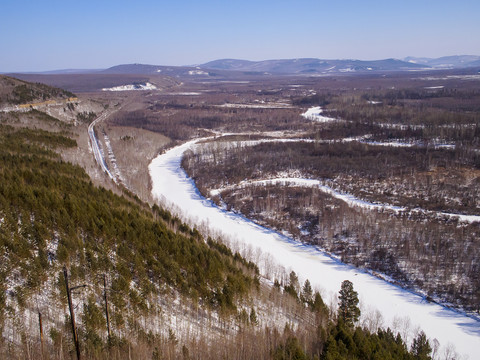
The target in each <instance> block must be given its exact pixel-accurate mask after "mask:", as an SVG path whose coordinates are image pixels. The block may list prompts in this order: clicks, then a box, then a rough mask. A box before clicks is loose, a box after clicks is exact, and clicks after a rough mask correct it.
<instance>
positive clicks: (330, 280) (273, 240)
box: [149, 141, 480, 359]
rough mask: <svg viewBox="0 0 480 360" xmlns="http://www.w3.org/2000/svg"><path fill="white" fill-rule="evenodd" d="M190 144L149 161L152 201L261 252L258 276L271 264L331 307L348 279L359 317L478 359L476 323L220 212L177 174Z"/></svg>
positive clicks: (479, 325)
mask: <svg viewBox="0 0 480 360" xmlns="http://www.w3.org/2000/svg"><path fill="white" fill-rule="evenodd" d="M194 143H195V141H191V142H188V143H186V144H183V145H180V146H178V147H175V148H173V149H171V150H169V151H168V152H166V153H165V154H162V155H159V156H158V157H157V158H156V159H154V160H153V161H152V163H151V164H150V167H149V170H150V175H151V178H152V193H153V195H154V196H156V197H157V198H159V199H162V200H163V201H165V202H166V203H171V204H175V205H176V206H177V207H179V208H180V210H181V211H182V212H183V214H184V215H185V216H188V217H190V218H191V219H192V220H193V221H195V222H196V223H197V224H206V225H208V226H209V227H210V228H212V230H214V231H218V232H220V233H223V234H225V235H226V236H228V237H229V238H230V239H231V240H232V242H233V243H234V244H235V246H237V247H239V248H242V247H244V248H248V247H250V248H252V249H253V250H255V249H257V248H258V249H260V251H261V253H262V254H263V255H262V256H259V260H260V263H259V264H258V265H259V267H260V269H261V270H262V271H264V272H265V271H267V267H268V266H269V262H270V261H272V260H273V261H275V262H276V263H279V264H282V265H284V266H285V267H286V268H287V269H292V270H294V271H295V272H296V273H297V274H299V276H300V278H302V279H306V278H308V279H310V281H311V283H312V284H313V285H314V286H316V287H317V288H319V289H321V290H322V293H323V294H322V295H323V297H324V299H325V301H326V302H327V303H328V302H329V301H331V302H332V303H335V302H336V301H335V295H336V294H337V293H338V290H339V289H340V284H341V282H342V281H343V280H345V279H348V280H350V281H352V282H353V284H354V287H355V289H356V290H357V291H358V293H359V297H360V301H361V304H362V306H363V309H364V311H363V313H364V314H365V313H367V312H370V313H372V312H374V311H375V310H378V311H379V312H380V313H381V314H382V317H383V321H384V325H385V326H390V327H391V328H392V329H393V330H394V331H399V332H401V333H402V332H403V335H405V336H407V340H411V339H412V337H413V336H414V333H415V330H416V329H418V327H421V328H422V329H423V330H424V331H425V333H426V334H427V336H428V337H430V338H431V339H434V338H435V339H437V340H438V341H439V342H440V344H441V345H442V346H443V347H444V348H448V346H449V345H454V346H455V348H456V350H457V352H458V353H460V354H462V355H463V354H464V355H465V356H466V357H467V358H469V359H476V358H477V356H478V345H479V344H480V322H479V321H477V320H476V319H472V318H470V317H467V316H465V315H463V314H460V313H457V312H455V311H452V310H450V309H447V308H444V307H442V306H440V305H438V304H434V303H429V302H427V301H426V300H425V299H423V298H422V297H420V296H418V295H415V294H412V293H410V292H408V291H405V290H403V289H401V288H399V287H397V286H395V285H392V284H389V283H387V282H385V281H382V280H380V279H378V278H376V277H374V276H371V275H369V274H367V273H364V272H362V271H360V270H358V269H356V268H354V267H352V266H348V265H345V264H342V263H341V262H339V261H338V260H336V259H333V258H331V257H329V256H327V255H325V254H324V253H322V252H320V251H319V250H317V249H316V248H315V247H312V246H306V245H303V244H299V243H296V242H294V241H292V240H291V239H289V238H287V237H285V236H283V235H280V234H278V233H275V232H274V231H271V230H269V229H266V228H263V227H260V226H258V225H256V224H254V223H253V222H252V221H249V220H248V219H245V218H243V217H242V216H240V215H238V214H234V213H231V212H227V211H224V210H221V209H219V208H217V207H216V206H215V205H214V204H213V203H212V202H211V201H209V200H206V199H204V198H202V197H201V196H200V194H199V192H198V190H197V189H196V188H195V185H194V183H193V181H192V180H191V179H190V178H188V177H187V176H186V174H185V172H184V171H183V170H182V169H181V168H180V161H181V157H182V154H183V152H184V151H186V150H187V149H189V148H191V147H193V146H194ZM253 252H254V253H255V252H256V251H253ZM368 310H370V311H368ZM407 325H408V326H407Z"/></svg>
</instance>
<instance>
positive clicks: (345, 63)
mask: <svg viewBox="0 0 480 360" xmlns="http://www.w3.org/2000/svg"><path fill="white" fill-rule="evenodd" d="M471 67H480V56H476V55H455V56H445V57H440V58H421V57H407V58H405V59H402V60H399V59H384V60H354V59H353V60H338V59H337V60H326V59H315V58H301V59H281V60H263V61H249V60H238V59H220V60H214V61H210V62H207V63H205V64H200V65H195V66H164V65H145V64H124V65H117V66H113V67H111V68H108V69H103V70H58V71H48V72H43V73H41V74H45V75H51V74H124V75H125V74H135V75H140V74H141V75H153V74H161V75H167V76H174V77H183V76H197V77H198V76H205V77H207V76H227V75H234V74H235V73H236V74H238V75H266V74H271V75H302V74H303V75H321V74H342V73H369V72H370V73H371V72H379V71H382V72H386V71H420V70H433V69H462V68H471ZM37 74H39V73H37Z"/></svg>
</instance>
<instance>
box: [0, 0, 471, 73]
mask: <svg viewBox="0 0 480 360" xmlns="http://www.w3.org/2000/svg"><path fill="white" fill-rule="evenodd" d="M479 13H480V3H478V2H474V1H468V0H459V1H457V2H455V3H454V4H453V5H452V3H451V2H447V1H436V2H433V1H420V2H419V1H411V0H407V1H404V2H401V3H386V2H384V1H364V2H361V3H360V2H355V1H351V0H347V1H342V2H337V3H329V2H326V1H311V0H299V1H297V2H291V1H284V0H278V1H271V0H266V1H261V2H260V1H252V0H245V1H243V2H241V3H239V4H230V3H225V2H221V1H216V0H208V1H203V2H194V1H188V0H187V1H182V2H164V1H151V0H148V1H138V2H135V3H132V2H130V1H125V0H122V1H115V2H113V1H110V0H107V1H102V2H93V1H91V0H86V1H83V2H78V3H69V2H60V1H57V0H54V1H49V2H48V3H46V4H45V3H42V2H31V1H27V0H15V1H13V0H6V1H4V2H3V4H2V12H1V13H0V32H1V33H2V34H4V36H2V37H1V38H0V49H2V56H1V57H0V72H3V73H6V72H38V71H51V70H60V69H104V68H108V67H111V66H115V65H118V64H130V63H141V64H152V65H170V66H182V65H193V64H202V63H205V62H208V61H212V60H216V59H226V58H230V59H231V58H233V59H245V60H252V61H258V60H267V59H292V58H321V59H360V60H379V59H387V58H396V59H403V58H405V57H407V56H414V57H429V58H438V57H443V56H452V55H478V54H480V39H479V38H478V37H477V36H475V35H476V34H479V33H480V22H478V20H477V17H478V14H479ZM6 34H8V36H6Z"/></svg>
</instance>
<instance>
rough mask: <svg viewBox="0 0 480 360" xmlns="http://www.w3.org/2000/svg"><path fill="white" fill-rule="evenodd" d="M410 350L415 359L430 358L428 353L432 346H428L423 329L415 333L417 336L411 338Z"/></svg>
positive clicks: (426, 359)
mask: <svg viewBox="0 0 480 360" xmlns="http://www.w3.org/2000/svg"><path fill="white" fill-rule="evenodd" d="M411 352H412V354H413V355H414V356H415V359H420V360H431V359H432V357H431V356H430V354H431V353H432V347H431V346H430V343H429V341H428V339H427V336H426V335H425V333H424V332H423V331H421V332H420V333H419V334H418V335H417V337H416V338H415V339H413V343H412V349H411Z"/></svg>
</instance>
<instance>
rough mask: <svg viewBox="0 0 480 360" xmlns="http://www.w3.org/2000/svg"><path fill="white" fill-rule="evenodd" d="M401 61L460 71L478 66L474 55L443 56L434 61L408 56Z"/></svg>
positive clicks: (477, 59) (479, 58) (477, 60)
mask: <svg viewBox="0 0 480 360" xmlns="http://www.w3.org/2000/svg"><path fill="white" fill-rule="evenodd" d="M403 60H404V61H407V62H410V63H413V64H419V65H424V66H429V67H432V68H434V69H462V68H469V67H477V66H480V56H475V55H456V56H444V57H440V58H435V59H434V58H418V57H411V56H410V57H407V58H405V59H403Z"/></svg>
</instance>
